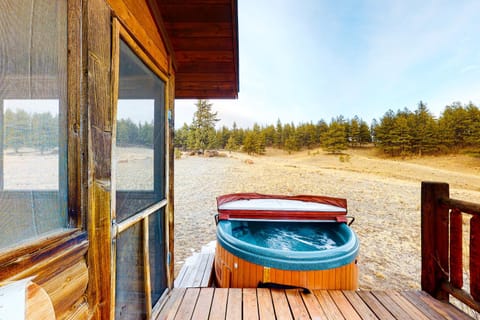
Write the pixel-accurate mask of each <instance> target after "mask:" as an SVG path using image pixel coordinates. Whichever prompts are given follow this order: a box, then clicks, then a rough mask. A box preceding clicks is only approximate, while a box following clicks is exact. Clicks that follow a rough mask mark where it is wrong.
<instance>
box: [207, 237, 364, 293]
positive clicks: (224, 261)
mask: <svg viewBox="0 0 480 320" xmlns="http://www.w3.org/2000/svg"><path fill="white" fill-rule="evenodd" d="M215 281H216V285H217V286H218V287H221V288H256V287H257V286H258V283H259V282H273V283H278V284H283V285H290V286H298V287H304V288H308V289H312V290H313V289H331V290H335V289H336V290H355V289H357V288H358V267H357V263H356V260H355V261H353V262H351V263H350V264H347V265H344V266H341V267H338V268H333V269H328V270H308V271H305V270H280V269H275V268H270V267H264V266H261V265H258V264H254V263H251V262H248V261H246V260H244V259H242V258H239V257H237V256H235V255H233V254H231V253H230V252H228V251H227V250H225V249H224V248H223V247H222V246H221V245H220V244H218V243H217V250H216V253H215Z"/></svg>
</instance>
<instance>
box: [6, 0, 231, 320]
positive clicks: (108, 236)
mask: <svg viewBox="0 0 480 320" xmlns="http://www.w3.org/2000/svg"><path fill="white" fill-rule="evenodd" d="M26 1H27V2H28V0H26ZM30 1H31V4H30V5H28V3H27V2H25V3H23V2H17V1H15V0H0V12H6V13H7V17H10V18H12V17H13V18H12V19H13V20H12V19H10V18H8V23H10V22H9V21H10V20H11V21H14V20H15V19H16V21H26V20H22V19H18V17H17V15H18V12H17V11H15V10H17V9H15V8H16V4H18V3H22V5H25V4H26V8H30V9H31V10H32V11H31V14H30V15H28V14H27V16H30V17H33V18H35V19H36V20H35V21H36V23H38V22H40V26H39V27H37V26H36V25H35V24H33V23H32V24H31V25H32V26H33V27H32V28H31V29H30V32H33V33H35V34H37V35H40V36H42V34H46V33H48V26H50V27H52V26H53V28H60V27H61V26H62V25H61V24H60V23H59V22H58V19H56V18H49V17H48V16H45V15H43V16H42V14H41V11H40V10H42V9H41V8H45V7H48V6H51V5H52V4H53V6H56V8H57V10H64V11H62V12H65V13H66V19H65V21H66V27H65V29H63V30H64V33H61V35H60V36H58V39H57V40H54V41H51V40H45V41H43V42H42V41H39V42H35V43H34V44H35V45H39V48H40V55H39V57H40V58H38V57H34V58H33V59H30V60H28V59H27V60H28V61H30V63H32V61H33V63H36V62H38V61H40V62H41V61H43V60H42V59H43V58H44V56H42V54H43V52H44V51H42V50H44V48H48V47H53V48H56V46H55V44H56V43H57V41H60V40H62V41H63V40H65V42H66V43H67V44H66V46H65V49H62V50H63V51H61V50H60V49H59V50H60V51H58V54H59V55H64V56H66V59H67V63H65V64H64V68H65V70H66V72H65V73H64V74H65V75H63V73H62V76H58V75H57V78H58V81H60V82H59V83H63V87H62V88H63V89H62V90H60V89H58V88H57V86H58V84H57V83H56V82H55V81H57V80H55V79H54V78H52V77H51V75H52V73H51V72H44V75H43V77H42V74H41V72H36V73H33V74H28V72H27V76H28V77H29V78H26V76H25V74H22V73H15V72H14V74H13V75H14V76H10V74H8V72H6V73H5V70H4V69H8V68H10V67H11V66H15V67H16V64H17V62H16V61H15V58H13V61H7V63H6V64H5V65H4V64H3V63H4V62H5V61H4V60H0V109H1V112H0V125H1V126H2V127H3V126H4V121H5V119H4V118H5V116H4V111H5V108H6V107H5V105H4V104H5V100H6V99H17V98H24V99H25V98H27V99H51V98H56V97H57V94H56V93H55V92H57V91H58V90H60V93H59V94H60V98H59V100H60V105H61V107H60V116H59V118H60V122H61V126H60V129H59V136H60V138H62V139H61V141H60V144H59V150H60V155H59V157H60V164H59V176H60V179H59V180H60V181H59V188H58V189H59V190H58V192H57V196H56V197H57V198H58V199H65V201H64V202H60V204H59V205H58V207H50V208H47V207H45V205H43V202H42V201H43V200H42V199H40V198H38V197H37V195H38V194H40V193H36V191H29V192H28V194H27V193H25V194H24V193H22V192H20V193H18V192H17V193H16V194H15V197H17V198H18V199H20V198H22V197H23V198H22V199H27V200H28V199H31V203H30V202H28V201H27V202H26V203H22V205H21V206H18V205H17V207H19V208H20V207H21V208H23V209H22V210H24V211H25V212H26V211H27V209H28V208H35V207H38V208H40V207H42V210H43V211H41V212H42V215H44V214H46V215H51V216H54V217H55V216H56V214H57V209H56V208H58V211H59V212H61V213H59V214H58V216H59V217H61V219H57V220H58V221H57V220H55V219H54V223H55V224H52V225H51V226H50V228H49V229H47V231H45V232H43V231H42V232H37V231H36V232H37V233H35V234H30V233H31V232H30V231H28V230H30V229H28V230H27V231H25V230H23V231H24V232H25V233H26V234H28V235H29V236H30V238H25V239H26V241H24V240H25V239H23V238H22V239H20V240H17V239H14V238H10V239H7V240H6V242H5V243H6V244H7V247H5V246H2V245H1V244H0V284H1V283H3V282H7V281H12V280H19V279H22V278H25V277H28V276H35V277H36V278H35V279H34V281H35V283H36V284H38V285H40V286H41V287H42V288H43V289H45V291H46V292H47V294H48V295H49V297H50V299H51V300H52V303H53V307H54V309H55V314H56V317H57V318H58V319H64V318H68V319H86V318H94V319H113V318H114V317H115V286H116V279H115V276H114V275H115V235H118V234H119V232H120V231H119V229H121V228H120V227H119V225H117V224H115V221H114V219H113V218H115V215H116V213H115V201H116V199H115V197H114V195H115V190H114V186H115V177H114V171H115V169H114V168H112V162H113V159H112V158H113V155H112V148H114V145H113V144H114V143H115V126H116V124H115V123H116V118H115V116H116V109H115V108H116V101H117V99H118V98H119V97H118V92H117V87H118V86H119V81H118V80H119V79H118V74H116V73H117V72H118V59H119V55H120V54H119V48H118V47H119V43H118V35H119V34H120V35H121V38H122V39H123V40H125V42H126V43H127V45H128V46H130V48H131V49H132V50H133V51H134V52H135V54H136V55H138V56H139V57H140V59H141V60H142V61H143V62H144V63H145V64H146V65H147V67H148V68H149V69H150V70H153V71H154V73H155V74H156V75H158V76H160V78H161V80H162V81H163V82H164V83H165V87H164V89H162V90H164V92H163V93H162V97H163V99H164V101H163V102H162V103H164V105H163V106H161V108H164V110H163V111H164V115H163V116H162V119H163V120H162V121H164V125H162V126H160V127H159V128H161V130H164V133H163V134H164V135H165V137H164V139H165V146H164V158H163V161H164V162H163V163H164V164H165V172H164V179H165V189H166V190H165V195H164V196H165V200H163V201H161V202H159V203H158V204H156V205H155V206H154V207H153V208H151V209H149V210H146V211H145V210H144V212H142V211H141V212H140V214H141V215H142V214H144V215H145V216H148V215H150V214H152V213H155V212H154V211H155V210H157V211H158V210H160V208H161V210H164V211H162V212H163V215H164V216H165V218H162V219H164V222H163V224H159V225H161V226H162V227H161V228H164V230H163V232H164V236H165V239H163V240H164V241H165V242H164V243H165V244H164V250H165V251H164V254H165V257H164V258H165V261H166V263H168V266H166V269H165V271H164V272H165V273H166V275H165V276H166V281H167V287H168V288H171V287H172V286H173V274H174V270H173V266H174V263H173V243H174V240H173V218H174V208H173V199H174V194H173V143H172V139H173V132H174V123H173V119H174V99H175V95H176V93H177V94H178V93H179V92H180V93H182V94H183V95H181V96H180V98H187V97H193V96H196V97H198V98H209V97H211V98H235V97H236V96H237V92H238V62H237V61H238V53H237V47H236V41H237V40H236V27H237V25H236V23H237V22H236V1H234V0H218V1H211V0H208V1H206V2H201V1H200V2H199V1H197V0H193V1H191V3H189V2H190V1H188V0H184V1H182V3H181V5H182V6H184V5H185V6H188V7H189V9H188V10H186V12H187V13H188V15H187V16H186V17H185V16H182V15H181V13H182V10H180V11H178V10H177V9H178V7H176V6H175V4H173V3H172V5H170V4H169V3H171V2H170V1H166V0H138V1H137V0H123V1H122V0H119V1H115V0H56V1H51V0H41V1H38V0H36V1H33V0H30ZM192 3H193V7H192V6H191V5H192ZM39 4H40V5H39ZM47 4H48V5H47ZM210 5H212V6H213V7H214V9H218V8H217V7H218V6H219V7H221V8H223V9H222V10H220V11H219V10H214V11H213V12H214V13H213V14H211V13H210V9H209V8H208V6H210ZM199 6H200V7H203V6H205V8H203V9H202V10H201V12H199V14H200V18H199V19H200V21H195V22H194V24H193V25H194V26H195V27H194V31H195V32H193V33H192V34H190V35H186V33H185V30H184V31H182V32H178V28H176V25H177V23H179V22H178V21H180V24H181V26H180V29H181V30H183V28H186V31H187V33H188V30H190V29H191V27H190V24H189V23H188V21H186V20H189V19H191V18H192V17H195V16H194V15H192V13H193V12H195V11H196V9H195V8H199ZM228 6H230V7H228ZM12 10H13V11H12ZM58 12H59V11H58ZM58 12H57V13H58ZM164 13H166V15H165V16H166V17H168V21H167V25H168V29H167V28H165V27H164V22H163V17H164ZM202 15H205V16H204V17H202ZM177 16H178V18H179V20H178V21H177V20H176V19H177ZM42 18H43V19H42ZM185 19H186V20H185ZM195 19H196V18H195ZM210 19H213V20H210ZM225 19H226V20H230V23H224V22H225ZM219 20H220V21H223V22H221V24H220V25H218V24H217V22H218V21H219ZM2 22H3V19H2ZM8 23H6V24H5V23H2V24H1V26H0V40H2V41H0V49H1V51H2V52H3V50H4V49H6V50H7V52H9V54H8V55H7V56H9V57H15V56H16V53H15V52H13V53H11V52H10V51H8V50H12V49H15V48H16V43H21V42H19V41H17V40H16V39H15V37H13V35H15V36H19V34H18V32H17V30H16V27H11V26H10V25H9V24H8ZM14 23H18V24H21V23H23V22H14ZM42 23H43V24H44V26H42V25H41V24H42ZM185 23H186V24H185ZM210 23H213V25H211V26H210V27H209V24H210ZM5 25H6V26H7V29H6V30H2V28H5ZM25 26H28V24H27V23H25V25H24V26H22V27H25ZM45 26H46V27H47V28H45ZM219 26H220V27H221V30H222V31H221V32H220V33H219V32H218V30H217V28H218V27H219ZM197 27H198V28H197ZM27 29H28V28H26V29H25V30H27ZM172 35H173V37H175V38H178V37H180V38H184V37H185V36H186V38H185V39H180V40H179V39H176V42H175V43H176V45H177V46H178V44H181V46H180V47H179V48H175V47H174V46H173V45H172V43H170V37H169V36H172ZM3 36H5V38H7V41H5V40H4V39H2V37H3ZM189 37H193V39H191V40H189ZM40 39H42V38H41V37H40ZM202 39H210V40H209V42H208V43H209V45H208V48H202V47H201V46H200V47H199V46H198V44H199V43H202V42H203V40H202ZM226 42H229V43H231V45H228V48H227V47H225V45H222V43H226ZM32 43H33V42H32ZM189 43H190V44H191V46H190V45H189ZM33 47H34V46H33ZM176 49H178V50H181V51H182V53H181V55H180V56H181V61H180V65H179V66H180V67H182V68H183V76H184V77H185V76H186V77H188V76H189V75H190V72H192V77H191V79H190V80H189V81H187V82H185V81H184V82H181V83H180V84H179V85H176V84H175V79H176V70H177V69H178V68H179V66H177V62H176V61H175V57H174V55H175V54H174V50H176ZM204 49H206V50H207V51H206V52H203V54H197V53H195V52H196V51H198V50H204ZM215 50H220V51H223V53H220V54H226V53H225V50H230V51H231V53H228V54H227V56H228V57H227V58H225V59H223V60H225V61H224V62H222V63H220V64H216V63H215V62H214V61H212V58H211V54H212V52H214V51H215ZM24 51H26V50H24ZM18 52H19V53H20V52H21V53H22V54H18V56H20V57H23V52H22V49H19V50H18ZM202 59H203V60H202ZM212 62H213V63H212ZM227 64H229V66H227ZM52 65H54V64H52ZM5 66H8V67H5ZM185 66H190V67H188V68H186V67H185ZM8 70H10V69H8ZM27 70H30V71H29V72H30V73H32V72H31V71H32V70H34V68H33V67H31V68H30V69H28V68H27ZM5 75H7V78H5ZM39 75H40V76H41V77H40V78H39V77H38V76H39ZM45 75H48V76H45ZM7 80H8V81H7ZM62 81H63V82H62ZM192 81H193V82H192ZM222 81H228V82H230V84H229V85H228V86H229V88H230V87H231V88H233V89H228V90H225V91H222V90H220V89H221V86H219V85H220V82H222ZM197 82H198V83H199V84H200V83H201V85H199V86H197V85H196V83H197ZM5 84H7V86H9V87H8V88H6V87H5ZM12 88H13V89H12ZM31 88H37V89H35V90H31ZM38 88H43V89H42V90H43V93H42V91H41V90H40V91H39V90H38ZM25 93H28V96H25V97H24V96H23V95H22V94H25ZM185 93H188V94H185ZM156 110H157V109H156ZM156 112H158V111H156ZM156 114H157V113H156ZM62 126H64V127H62ZM3 131H4V130H3V128H2V130H0V144H1V148H0V151H1V152H0V155H1V157H0V195H1V196H2V197H4V199H2V201H3V200H5V199H7V198H5V195H8V196H9V197H10V198H8V199H14V198H15V197H13V198H12V197H11V193H8V192H5V190H4V189H5V187H7V188H8V184H7V185H6V184H5V181H4V180H5V179H4V169H5V167H6V164H5V161H4V143H5V141H6V139H7V138H6V137H5V135H4V133H3ZM62 150H64V152H63V151H62ZM7 166H8V164H7ZM7 182H8V181H7ZM6 191H8V190H6ZM47 193H48V192H47ZM18 194H20V197H18ZM42 194H45V192H43V193H42ZM28 195H30V198H28V197H27V196H28ZM17 198H15V199H17ZM57 198H55V197H53V198H52V199H54V200H55V201H56V199H57ZM39 199H40V200H39ZM15 201H16V200H15ZM29 201H30V200H29ZM6 203H10V202H8V201H6V200H5V201H3V202H1V201H0V215H3V216H1V217H4V218H7V220H6V221H8V223H10V222H16V221H20V220H23V219H20V217H19V214H18V213H17V212H15V211H14V210H12V206H10V205H5V204H6ZM15 203H17V202H15ZM2 205H3V207H2ZM52 208H53V209H52ZM4 209H5V210H4ZM25 212H24V213H25ZM32 213H33V214H32V215H33V216H35V210H33V212H32ZM27 216H28V214H27ZM152 217H153V215H152ZM142 219H143V220H142V221H143V223H142V224H140V228H141V229H142V230H143V244H144V247H143V252H137V253H140V255H143V257H144V260H143V262H142V264H143V266H144V267H145V268H144V269H148V267H149V265H150V263H149V260H148V257H147V258H146V256H148V242H149V234H148V229H149V227H148V224H149V220H148V218H145V217H142ZM153 220H155V218H152V220H151V221H153ZM3 221H5V220H3ZM52 221H53V220H52ZM127 222H128V221H127ZM33 223H35V219H33ZM128 223H129V222H128ZM128 223H127V224H128ZM135 223H136V222H135ZM2 227H4V230H8V231H9V233H10V234H11V235H17V233H18V232H16V231H20V230H19V229H12V228H10V229H9V227H11V226H10V225H7V224H4V225H2ZM15 227H16V228H19V227H20V228H22V227H21V224H16V225H15ZM125 228H127V227H125ZM37 229H38V228H36V229H32V230H37ZM0 240H2V239H0ZM145 248H146V249H145ZM148 272H149V271H148V270H147V271H146V274H148ZM162 272H163V271H162ZM151 285H152V284H151V283H146V284H145V292H148V290H149V287H150V286H151ZM146 296H147V297H146V298H145V299H146V301H145V304H146V306H147V311H146V315H147V316H150V315H151V314H152V313H153V314H155V305H152V304H154V303H155V301H152V299H151V297H150V298H149V297H148V296H149V295H148V294H146ZM157 298H158V297H157Z"/></svg>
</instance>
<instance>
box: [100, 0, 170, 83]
mask: <svg viewBox="0 0 480 320" xmlns="http://www.w3.org/2000/svg"><path fill="white" fill-rule="evenodd" d="M108 2H109V4H110V6H111V8H112V10H113V14H114V15H115V16H116V17H117V18H118V19H119V20H120V22H121V23H122V24H123V26H124V27H125V28H126V29H127V30H129V32H130V33H131V34H132V36H133V37H134V38H135V39H136V41H138V43H139V44H140V46H141V47H142V49H143V50H144V51H145V52H148V54H149V57H150V59H152V60H153V61H155V63H156V64H157V65H158V66H159V67H160V68H161V69H162V71H163V72H165V73H167V74H169V73H170V69H169V53H168V50H167V47H166V43H165V42H166V41H168V39H165V38H162V35H161V33H160V31H159V29H158V27H157V22H156V21H155V18H154V17H153V15H152V13H151V11H150V9H149V6H148V3H147V1H145V0H122V1H114V0H108Z"/></svg>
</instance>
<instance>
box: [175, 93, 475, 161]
mask: <svg viewBox="0 0 480 320" xmlns="http://www.w3.org/2000/svg"><path fill="white" fill-rule="evenodd" d="M196 105H197V108H198V111H197V112H196V113H195V115H194V119H193V121H192V124H191V125H188V124H186V123H185V124H184V125H183V127H182V128H180V129H178V130H176V131H175V139H174V145H175V147H176V148H178V149H181V150H205V149H225V150H229V151H237V150H239V151H244V152H247V153H249V154H263V153H264V152H265V149H266V148H267V147H273V148H278V149H283V150H285V151H287V152H289V153H290V152H294V151H299V150H302V149H312V148H317V147H322V148H324V149H325V150H326V151H327V152H331V153H339V152H342V151H343V150H346V149H347V148H349V147H362V146H365V145H372V144H373V145H374V146H375V147H377V148H378V149H379V150H380V151H381V152H383V153H384V154H386V155H389V156H408V155H427V154H445V153H451V152H456V151H459V150H461V149H465V148H472V149H480V111H479V109H478V107H477V106H475V105H474V104H473V103H468V104H466V105H462V104H461V103H459V102H455V103H452V104H451V105H448V106H446V107H445V109H444V111H443V112H442V114H441V116H440V117H439V118H438V119H436V118H435V117H434V116H433V115H432V113H431V112H430V111H429V110H428V107H427V105H426V104H425V103H424V102H423V101H420V102H419V103H418V105H417V107H416V109H415V110H414V111H410V110H409V109H408V108H404V109H401V110H398V111H396V112H394V111H393V110H388V111H387V112H386V113H385V114H384V115H383V116H382V117H381V118H380V119H379V120H378V121H377V120H376V119H374V120H373V121H372V123H371V124H370V125H369V124H368V123H367V122H366V121H364V120H363V119H361V118H360V117H358V116H354V117H353V118H351V119H347V118H345V117H343V116H338V117H336V118H333V119H332V120H331V121H330V122H329V123H327V122H326V121H325V120H323V119H321V120H318V121H317V122H316V123H314V122H309V123H300V124H297V125H295V124H294V123H282V122H281V121H280V120H277V123H276V124H275V125H274V124H270V125H264V126H260V125H259V124H254V125H253V127H252V128H247V129H243V128H238V127H237V125H236V123H233V126H232V128H228V127H226V126H223V127H221V128H220V129H215V123H216V121H218V119H217V114H216V113H213V112H211V106H212V104H211V103H209V102H208V101H205V100H199V102H198V103H197V104H196ZM199 105H200V106H202V107H199ZM200 109H202V110H200ZM202 121H205V123H204V125H202ZM200 137H203V140H202V139H200ZM200 141H201V142H200Z"/></svg>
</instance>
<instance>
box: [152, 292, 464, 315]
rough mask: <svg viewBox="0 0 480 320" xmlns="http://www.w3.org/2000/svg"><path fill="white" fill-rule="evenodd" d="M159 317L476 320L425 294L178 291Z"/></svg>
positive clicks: (169, 299) (170, 295)
mask: <svg viewBox="0 0 480 320" xmlns="http://www.w3.org/2000/svg"><path fill="white" fill-rule="evenodd" d="M156 318H157V319H161V320H164V319H167V320H171V319H178V320H184V319H199V320H206V319H214V320H216V319H222V320H224V319H228V320H230V319H232V320H240V319H262V320H264V319H265V320H270V319H280V320H283V319H286V320H292V319H335V320H336V319H363V320H365V319H368V320H374V319H415V320H425V319H436V320H441V319H472V318H471V317H470V316H468V315H467V314H465V313H464V312H462V311H461V310H459V309H457V308H456V307H455V306H453V305H451V304H449V303H444V302H441V301H439V300H436V299H434V298H433V297H431V296H430V295H428V294H427V293H425V292H423V291H402V292H401V291H392V290H388V291H327V290H314V291H313V294H305V293H300V292H299V291H298V290H280V289H255V288H248V289H239V288H238V289H237V288H232V289H226V288H225V289H223V288H174V289H172V290H171V291H170V292H169V293H168V294H167V295H166V296H165V298H164V302H163V305H162V306H161V307H159V313H158V316H156Z"/></svg>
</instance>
